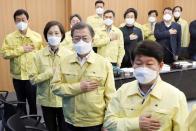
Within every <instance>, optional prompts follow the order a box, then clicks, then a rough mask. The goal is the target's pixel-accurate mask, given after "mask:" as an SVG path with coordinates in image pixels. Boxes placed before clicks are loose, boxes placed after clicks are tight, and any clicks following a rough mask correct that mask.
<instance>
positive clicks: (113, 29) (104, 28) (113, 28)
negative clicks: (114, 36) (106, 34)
mask: <svg viewBox="0 0 196 131" xmlns="http://www.w3.org/2000/svg"><path fill="white" fill-rule="evenodd" d="M101 30H102V31H107V30H106V27H105V25H104V27H102V29H101ZM110 31H112V32H114V31H115V27H114V26H113V25H112V26H111V29H110Z"/></svg>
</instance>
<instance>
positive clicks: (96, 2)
mask: <svg viewBox="0 0 196 131" xmlns="http://www.w3.org/2000/svg"><path fill="white" fill-rule="evenodd" d="M99 3H101V4H103V6H104V5H105V3H104V1H103V0H97V1H95V6H96V5H97V4H99Z"/></svg>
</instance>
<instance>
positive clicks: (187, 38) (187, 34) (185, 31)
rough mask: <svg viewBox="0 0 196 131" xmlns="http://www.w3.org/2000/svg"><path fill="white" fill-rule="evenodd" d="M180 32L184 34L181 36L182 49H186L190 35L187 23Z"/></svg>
mask: <svg viewBox="0 0 196 131" xmlns="http://www.w3.org/2000/svg"><path fill="white" fill-rule="evenodd" d="M181 31H183V32H184V33H182V34H184V36H182V38H183V41H182V44H183V46H184V47H188V46H189V43H190V34H189V25H188V23H187V22H186V23H185V26H184V30H182V28H181Z"/></svg>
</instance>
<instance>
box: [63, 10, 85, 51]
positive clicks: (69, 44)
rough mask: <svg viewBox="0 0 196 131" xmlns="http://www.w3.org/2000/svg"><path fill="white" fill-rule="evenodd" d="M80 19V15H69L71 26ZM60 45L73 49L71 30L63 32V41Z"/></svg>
mask: <svg viewBox="0 0 196 131" xmlns="http://www.w3.org/2000/svg"><path fill="white" fill-rule="evenodd" d="M81 21H82V18H81V16H80V15H78V14H73V15H72V16H70V27H71V28H72V27H73V26H74V25H75V24H77V23H79V22H81ZM60 46H63V47H65V48H67V49H69V50H73V43H72V37H71V31H67V32H66V33H65V39H64V40H63V42H62V44H61V45H60Z"/></svg>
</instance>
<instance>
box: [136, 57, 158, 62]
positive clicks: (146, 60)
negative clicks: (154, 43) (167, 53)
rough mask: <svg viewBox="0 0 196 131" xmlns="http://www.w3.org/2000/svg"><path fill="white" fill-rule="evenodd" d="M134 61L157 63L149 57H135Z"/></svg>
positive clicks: (153, 58)
mask: <svg viewBox="0 0 196 131" xmlns="http://www.w3.org/2000/svg"><path fill="white" fill-rule="evenodd" d="M135 60H136V61H137V60H139V61H142V62H149V61H153V62H158V61H157V60H156V59H155V57H151V56H145V55H136V56H135Z"/></svg>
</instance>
